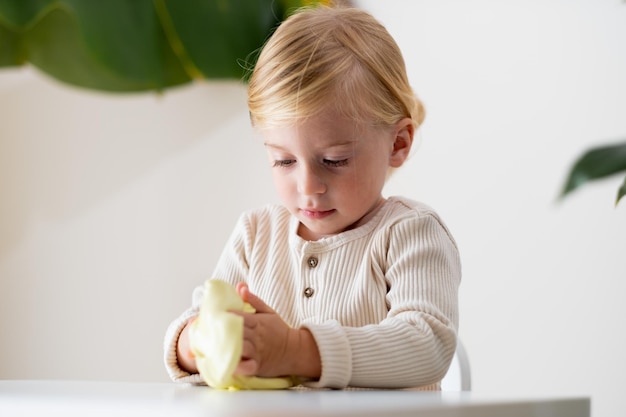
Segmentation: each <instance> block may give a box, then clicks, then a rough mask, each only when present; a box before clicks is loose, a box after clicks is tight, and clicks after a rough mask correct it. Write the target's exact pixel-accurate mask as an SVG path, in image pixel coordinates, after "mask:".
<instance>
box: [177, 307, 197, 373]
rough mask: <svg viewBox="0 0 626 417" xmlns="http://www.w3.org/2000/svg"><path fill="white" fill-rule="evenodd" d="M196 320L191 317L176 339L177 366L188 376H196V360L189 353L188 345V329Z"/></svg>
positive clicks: (189, 347) (189, 346) (190, 352)
mask: <svg viewBox="0 0 626 417" xmlns="http://www.w3.org/2000/svg"><path fill="white" fill-rule="evenodd" d="M195 319H197V316H196V317H192V318H190V319H189V320H187V324H185V327H184V328H183V330H182V331H181V332H180V336H179V337H178V344H177V345H176V356H177V358H178V366H180V368H181V369H182V370H184V371H186V372H189V373H190V374H197V373H198V368H197V367H196V359H195V356H194V354H193V352H192V351H191V344H190V343H189V327H190V326H191V323H193V321H194V320H195Z"/></svg>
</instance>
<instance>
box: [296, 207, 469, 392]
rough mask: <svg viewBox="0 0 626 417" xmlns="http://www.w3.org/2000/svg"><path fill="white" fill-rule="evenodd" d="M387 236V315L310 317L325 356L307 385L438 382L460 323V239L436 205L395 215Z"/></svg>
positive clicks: (386, 385) (395, 385) (383, 385)
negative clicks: (355, 322) (376, 319)
mask: <svg viewBox="0 0 626 417" xmlns="http://www.w3.org/2000/svg"><path fill="white" fill-rule="evenodd" d="M387 237H388V239H389V243H388V246H387V248H388V249H387V253H386V260H385V264H386V265H384V266H385V268H384V270H385V281H386V284H387V288H388V291H387V296H386V300H387V304H388V306H389V308H388V314H387V317H386V318H385V319H384V320H383V321H381V322H380V323H379V324H371V325H367V326H363V327H341V326H338V325H337V324H336V323H334V322H325V323H320V324H307V325H306V327H307V328H308V329H309V330H310V331H311V332H312V334H313V335H314V337H315V339H316V342H317V344H318V349H319V351H320V355H321V359H322V377H321V379H320V380H319V381H318V382H315V383H310V384H309V385H311V386H329V387H335V388H343V387H345V386H348V385H349V386H354V387H379V388H401V387H437V386H438V384H439V382H440V381H441V379H442V378H443V377H444V376H445V374H446V372H447V370H448V367H449V366H450V362H451V361H452V357H453V355H454V351H455V348H456V333H457V329H458V286H459V284H460V279H461V265H460V259H459V254H458V250H457V247H456V244H455V242H454V240H453V239H452V237H451V236H450V234H449V232H448V230H447V229H446V227H445V226H444V225H443V224H442V223H441V222H440V220H439V219H438V217H436V215H434V214H432V213H427V214H423V213H422V214H420V215H419V216H418V217H415V218H411V219H404V220H403V221H400V222H398V223H396V224H395V225H394V226H392V227H391V228H390V229H389V235H388V236H387ZM364 308H366V307H364Z"/></svg>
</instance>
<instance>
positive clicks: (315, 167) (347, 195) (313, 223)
mask: <svg viewBox="0 0 626 417" xmlns="http://www.w3.org/2000/svg"><path fill="white" fill-rule="evenodd" d="M397 133H398V129H397V128H395V127H394V128H393V129H373V128H365V127H357V126H355V124H354V122H350V121H348V120H347V119H345V118H343V117H340V116H337V115H336V114H335V113H333V112H330V111H329V112H325V113H322V114H321V115H319V116H316V117H314V118H310V119H308V120H307V121H306V122H303V123H301V124H298V125H296V126H292V127H280V128H267V129H263V130H262V134H263V138H264V140H265V147H266V149H267V153H268V156H269V160H270V164H271V166H272V174H273V177H274V184H275V186H276V189H277V191H278V194H279V196H280V198H281V200H282V201H283V204H284V205H285V206H286V207H287V209H288V210H289V211H290V212H291V214H293V215H294V216H296V217H297V218H298V220H299V221H300V229H299V231H298V233H299V235H300V236H302V237H303V238H304V239H307V240H317V239H320V238H322V237H325V236H330V235H334V234H337V233H340V232H343V231H345V230H348V229H352V228H355V227H357V226H359V225H361V224H364V223H365V222H366V221H367V220H369V219H370V218H371V216H372V215H373V213H374V212H375V211H376V209H377V208H378V207H380V205H381V204H382V202H383V201H384V200H383V197H382V189H383V186H384V184H385V179H386V176H387V171H388V168H389V167H390V166H394V167H395V166H399V165H401V163H402V162H403V161H404V158H405V157H406V155H405V156H404V157H401V158H400V159H401V161H399V159H398V158H399V157H398V155H397V151H394V143H396V137H397ZM409 139H412V128H411V129H410V138H409ZM396 148H397V146H396ZM408 148H410V140H409V142H408ZM407 152H408V149H407Z"/></svg>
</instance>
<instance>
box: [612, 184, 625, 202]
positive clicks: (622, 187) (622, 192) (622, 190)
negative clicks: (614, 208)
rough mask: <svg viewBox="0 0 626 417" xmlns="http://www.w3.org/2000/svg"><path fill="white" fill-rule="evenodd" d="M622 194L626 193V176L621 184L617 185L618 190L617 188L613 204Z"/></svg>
mask: <svg viewBox="0 0 626 417" xmlns="http://www.w3.org/2000/svg"><path fill="white" fill-rule="evenodd" d="M624 195H626V178H624V182H623V183H622V186H621V187H619V190H617V199H616V200H615V205H617V204H618V203H619V200H621V198H622V197H624Z"/></svg>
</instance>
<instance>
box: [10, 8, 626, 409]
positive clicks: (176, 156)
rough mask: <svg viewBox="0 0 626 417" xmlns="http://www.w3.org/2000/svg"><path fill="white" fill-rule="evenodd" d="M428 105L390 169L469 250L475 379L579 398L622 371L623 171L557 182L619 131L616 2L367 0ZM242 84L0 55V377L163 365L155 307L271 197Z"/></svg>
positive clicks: (622, 89)
mask: <svg viewBox="0 0 626 417" xmlns="http://www.w3.org/2000/svg"><path fill="white" fill-rule="evenodd" d="M357 4H358V5H360V6H362V7H364V8H365V9H368V10H370V11H372V12H373V13H374V14H375V15H376V16H377V17H379V18H380V20H381V21H383V23H385V24H386V25H387V27H388V29H389V30H390V32H392V34H393V35H394V36H395V37H396V39H397V40H398V43H399V44H400V46H401V48H402V50H403V51H404V53H405V56H406V59H407V64H408V67H409V72H410V77H411V80H412V82H413V84H414V86H415V88H416V90H417V92H418V93H419V94H420V96H421V97H422V99H423V100H424V102H425V104H426V106H427V109H428V116H427V121H426V123H425V125H424V126H423V129H422V133H421V143H420V146H419V149H417V150H416V152H415V154H414V156H413V158H412V159H411V160H410V161H409V163H408V164H407V165H406V166H405V167H404V168H403V169H401V170H399V171H398V172H397V173H396V174H394V177H393V178H392V179H391V181H390V183H389V184H388V188H387V191H386V194H388V195H390V194H398V193H400V194H405V195H409V196H412V197H414V198H417V199H421V200H423V201H425V202H427V203H429V204H430V205H432V206H433V207H435V208H436V209H437V210H438V211H439V212H440V213H441V214H442V215H443V217H444V219H445V220H446V221H447V223H448V225H449V226H450V228H451V229H452V231H453V233H454V234H455V236H456V238H457V241H458V243H459V246H460V248H461V251H462V258H463V264H464V281H463V284H462V291H461V320H462V321H461V331H460V333H461V337H462V339H463V340H464V342H465V344H466V347H467V350H468V352H469V355H470V358H471V361H472V370H473V383H474V384H473V386H474V389H475V390H476V391H486V392H499V393H513V394H514V393H529V394H530V393H549V394H568V395H575V394H582V395H590V396H592V398H593V400H592V401H593V411H594V416H612V415H618V414H619V412H620V411H622V410H621V407H620V404H621V401H620V400H619V398H620V395H621V394H622V393H621V389H620V388H622V387H623V383H621V381H622V375H624V374H626V361H625V360H624V359H623V356H622V355H623V352H624V351H626V342H625V339H624V338H623V337H622V336H621V334H620V333H621V331H622V329H624V328H625V324H626V319H625V317H626V306H625V304H624V303H623V302H622V300H621V298H622V296H623V294H624V293H626V284H625V283H624V281H625V278H626V272H625V269H626V268H625V267H624V258H625V256H624V250H625V249H626V233H625V232H624V231H625V230H626V202H622V204H621V205H620V206H618V207H617V208H615V207H614V206H613V200H614V196H615V192H616V189H617V187H618V185H619V183H620V181H621V178H615V179H610V180H607V181H603V182H601V183H599V184H597V185H594V186H591V187H589V188H586V189H582V190H580V192H577V193H575V194H574V195H572V196H571V198H568V199H566V200H565V201H564V202H562V203H561V204H556V203H555V199H556V196H557V194H558V191H559V188H560V187H561V185H562V182H563V180H564V176H565V173H566V171H567V168H568V167H569V166H570V164H571V163H572V162H573V160H574V159H575V158H576V156H578V155H579V154H580V153H581V152H582V151H583V150H585V149H586V148H588V147H590V146H592V145H597V144H600V143H603V142H607V141H611V140H613V139H618V138H620V137H626V117H625V116H624V114H625V113H624V110H625V109H626V77H625V76H624V74H626V49H625V46H626V24H625V23H626V5H624V4H623V3H622V2H621V1H620V0H543V1H540V0H535V1H524V2H520V1H511V0H499V1H495V0H494V1H486V0H474V1H471V2H470V1H452V0H438V1H425V0H422V1H411V0H406V1H400V0H392V1H385V2H382V1H375V0H361V1H358V2H357ZM266 165H267V163H266V162H265V159H264V155H263V150H262V149H261V146H260V144H259V142H258V140H256V138H255V137H254V134H253V132H252V131H251V129H250V128H249V125H248V120H247V111H246V108H245V91H244V89H243V87H241V86H239V85H236V84H213V83H210V84H197V85H194V86H190V87H184V88H180V89H176V90H172V91H169V92H167V93H165V94H164V95H162V96H155V95H151V94H145V95H135V96H111V95H103V94H97V93H93V92H85V91H82V90H76V89H72V88H68V87H65V86H61V85H59V84H57V83H55V82H52V81H50V80H48V79H46V78H45V77H42V76H40V75H37V74H36V72H34V71H17V72H16V71H6V70H5V71H2V72H0V199H1V200H0V334H1V336H0V337H1V339H0V378H65V379H69V378H74V379H114V380H130V381H135V380H141V381H165V380H166V376H165V373H164V370H163V367H162V364H161V362H162V361H161V340H162V336H163V331H164V329H165V327H166V326H167V324H168V322H169V320H170V319H171V318H172V317H174V316H175V315H176V314H177V313H178V312H179V311H180V310H182V309H183V308H184V307H185V306H186V305H187V304H188V302H189V297H190V291H191V289H192V287H193V286H194V285H196V284H198V283H200V282H202V281H203V280H204V279H205V278H206V277H208V274H210V272H211V270H212V268H213V264H214V262H215V260H216V258H217V256H218V254H219V251H220V250H221V247H222V244H223V243H224V240H225V239H226V237H227V236H228V234H229V232H230V229H231V227H232V225H233V223H234V221H235V219H236V217H237V215H238V213H239V212H240V211H241V210H243V209H245V208H248V207H253V206H257V205H259V204H263V203H265V202H268V201H276V197H275V195H274V192H273V190H272V188H271V181H270V178H269V173H268V170H267V168H266Z"/></svg>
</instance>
